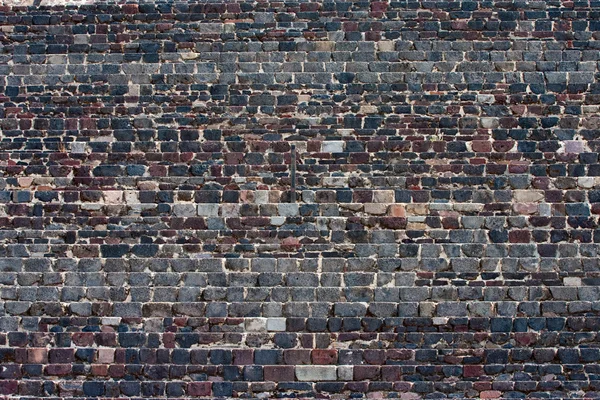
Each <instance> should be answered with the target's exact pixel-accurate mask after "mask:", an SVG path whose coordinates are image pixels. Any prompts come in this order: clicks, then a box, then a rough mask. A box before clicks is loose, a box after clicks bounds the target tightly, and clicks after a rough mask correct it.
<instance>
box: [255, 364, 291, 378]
mask: <svg viewBox="0 0 600 400" xmlns="http://www.w3.org/2000/svg"><path fill="white" fill-rule="evenodd" d="M263 373H264V379H265V381H273V382H292V381H294V379H295V374H294V366H293V365H266V366H265V367H264V368H263Z"/></svg>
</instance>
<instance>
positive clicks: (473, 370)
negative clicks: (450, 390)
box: [463, 365, 483, 378]
mask: <svg viewBox="0 0 600 400" xmlns="http://www.w3.org/2000/svg"><path fill="white" fill-rule="evenodd" d="M481 375H483V365H465V366H464V367H463V376H464V377H465V378H474V377H478V376H481Z"/></svg>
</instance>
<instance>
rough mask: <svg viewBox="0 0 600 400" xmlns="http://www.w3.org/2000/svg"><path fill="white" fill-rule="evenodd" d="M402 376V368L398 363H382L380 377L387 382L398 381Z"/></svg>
mask: <svg viewBox="0 0 600 400" xmlns="http://www.w3.org/2000/svg"><path fill="white" fill-rule="evenodd" d="M401 377H402V368H401V367H400V366H399V365H384V366H382V367H381V379H383V380H384V381H387V382H396V381H399V380H400V378H401Z"/></svg>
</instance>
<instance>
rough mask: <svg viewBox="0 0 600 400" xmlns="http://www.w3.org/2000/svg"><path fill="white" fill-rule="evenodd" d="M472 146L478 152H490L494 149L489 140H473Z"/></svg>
mask: <svg viewBox="0 0 600 400" xmlns="http://www.w3.org/2000/svg"><path fill="white" fill-rule="evenodd" d="M471 147H472V149H473V151H474V152H477V153H489V152H491V151H492V143H491V142H489V141H487V140H473V142H472V143H471Z"/></svg>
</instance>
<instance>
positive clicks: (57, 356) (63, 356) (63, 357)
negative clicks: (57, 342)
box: [48, 348, 75, 364]
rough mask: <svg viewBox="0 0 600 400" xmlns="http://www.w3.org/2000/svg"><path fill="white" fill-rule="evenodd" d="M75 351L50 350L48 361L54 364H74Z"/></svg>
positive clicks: (69, 349)
mask: <svg viewBox="0 0 600 400" xmlns="http://www.w3.org/2000/svg"><path fill="white" fill-rule="evenodd" d="M74 354H75V349H71V348H68V349H50V351H49V352H48V360H49V361H50V362H51V363H52V364H67V363H70V362H73V359H74Z"/></svg>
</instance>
